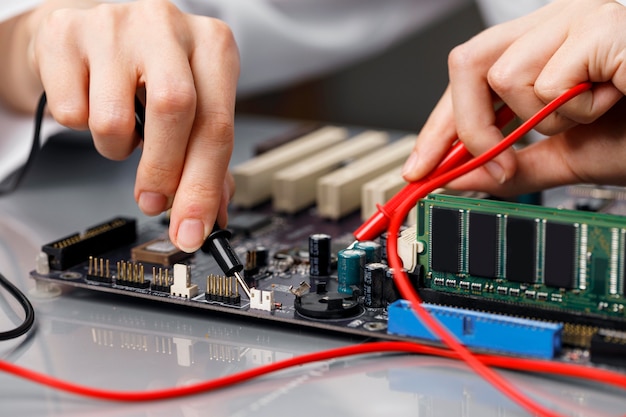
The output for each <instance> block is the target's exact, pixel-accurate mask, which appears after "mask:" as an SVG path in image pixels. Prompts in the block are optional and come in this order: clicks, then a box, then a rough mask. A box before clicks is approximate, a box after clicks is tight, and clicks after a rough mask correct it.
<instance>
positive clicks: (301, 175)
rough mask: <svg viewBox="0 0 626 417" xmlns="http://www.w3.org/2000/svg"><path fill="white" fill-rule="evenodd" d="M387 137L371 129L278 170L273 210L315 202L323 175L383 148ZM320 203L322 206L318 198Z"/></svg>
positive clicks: (288, 209) (287, 210)
mask: <svg viewBox="0 0 626 417" xmlns="http://www.w3.org/2000/svg"><path fill="white" fill-rule="evenodd" d="M388 141H389V135H388V134H387V133H385V132H379V131H374V130H368V131H365V132H363V133H360V134H359V135H357V136H355V137H353V138H352V139H350V140H348V141H345V142H342V143H339V144H337V145H334V146H331V147H328V148H326V149H325V150H323V151H321V152H319V153H317V154H315V155H313V156H308V157H307V158H303V159H301V160H300V161H298V163H297V164H293V165H290V166H288V167H286V168H285V169H282V170H280V171H278V172H277V173H276V174H275V175H274V179H273V181H272V197H273V205H274V210H276V211H280V212H285V213H295V212H297V211H299V210H302V209H303V208H305V207H308V206H310V205H312V204H313V203H315V198H316V184H317V181H318V180H319V179H320V178H322V177H323V176H324V175H326V174H329V173H331V172H333V171H335V170H337V169H338V168H339V167H341V166H342V165H343V164H345V163H347V162H349V161H353V160H355V159H356V160H357V161H358V159H357V158H362V157H364V156H365V155H367V154H370V153H372V152H373V151H375V150H377V149H380V148H382V147H383V146H385V144H386V143H387V142H388ZM377 154H378V155H381V154H380V153H377ZM349 165H351V164H349ZM349 165H348V166H349ZM317 203H318V206H319V204H320V202H319V200H318V202H317ZM320 215H322V212H320Z"/></svg>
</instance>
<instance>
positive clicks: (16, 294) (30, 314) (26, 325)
mask: <svg viewBox="0 0 626 417" xmlns="http://www.w3.org/2000/svg"><path fill="white" fill-rule="evenodd" d="M0 285H2V286H3V287H4V289H5V290H7V291H8V292H9V294H11V295H12V296H13V298H15V299H16V300H17V302H18V303H20V305H21V306H22V308H23V309H24V314H25V316H24V320H23V321H22V324H20V325H19V326H17V327H16V328H14V329H12V330H8V331H6V332H0V341H2V340H11V339H15V338H16V337H20V336H21V335H23V334H24V333H26V332H28V331H29V330H30V329H31V328H32V327H33V324H35V309H34V308H33V305H32V304H31V303H30V301H28V298H26V295H24V293H23V292H22V291H20V290H19V288H17V287H16V286H15V285H13V284H12V283H11V282H10V281H9V280H8V279H6V277H5V276H4V275H2V274H0Z"/></svg>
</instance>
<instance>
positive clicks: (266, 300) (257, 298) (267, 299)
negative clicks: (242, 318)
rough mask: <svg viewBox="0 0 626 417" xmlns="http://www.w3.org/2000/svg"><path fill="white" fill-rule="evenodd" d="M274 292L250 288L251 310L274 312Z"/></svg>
mask: <svg viewBox="0 0 626 417" xmlns="http://www.w3.org/2000/svg"><path fill="white" fill-rule="evenodd" d="M275 307H276V306H275V304H274V291H273V290H266V291H262V290H257V289H256V288H250V308H252V309H255V310H263V311H274V308H275Z"/></svg>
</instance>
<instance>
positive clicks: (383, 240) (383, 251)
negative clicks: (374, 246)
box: [378, 232, 389, 262]
mask: <svg viewBox="0 0 626 417" xmlns="http://www.w3.org/2000/svg"><path fill="white" fill-rule="evenodd" d="M388 238H389V232H385V233H383V234H382V235H380V236H379V237H378V243H379V244H380V258H381V259H380V261H381V262H387V240H388Z"/></svg>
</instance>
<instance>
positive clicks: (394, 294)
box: [383, 268, 407, 304]
mask: <svg viewBox="0 0 626 417" xmlns="http://www.w3.org/2000/svg"><path fill="white" fill-rule="evenodd" d="M402 270H403V271H404V272H405V273H406V272H407V271H406V269H404V268H402ZM393 275H394V270H393V268H387V271H386V273H385V283H384V285H383V296H384V298H385V301H386V302H387V304H391V303H393V302H394V301H396V300H398V299H399V298H400V291H398V287H396V283H395V281H394V280H393Z"/></svg>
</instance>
